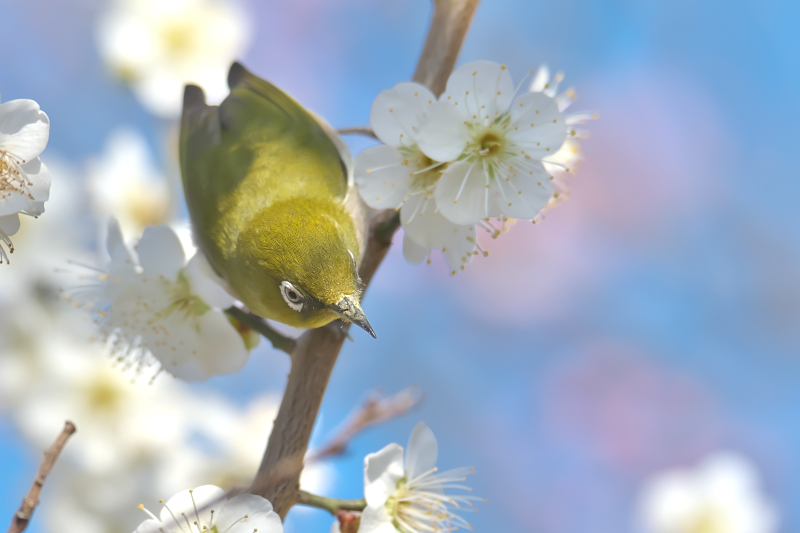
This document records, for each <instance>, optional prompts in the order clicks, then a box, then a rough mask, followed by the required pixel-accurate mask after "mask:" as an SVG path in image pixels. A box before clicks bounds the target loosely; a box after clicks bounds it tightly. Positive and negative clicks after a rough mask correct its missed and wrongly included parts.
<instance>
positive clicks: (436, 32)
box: [413, 0, 478, 96]
mask: <svg viewBox="0 0 800 533" xmlns="http://www.w3.org/2000/svg"><path fill="white" fill-rule="evenodd" d="M434 6H435V8H434V12H433V21H432V22H431V29H430V30H428V38H427V39H426V40H425V47H424V48H423V49H422V54H421V55H420V58H419V63H417V70H415V71H414V77H413V80H414V81H415V82H417V83H421V84H422V85H425V86H426V87H427V88H428V89H430V90H431V92H433V94H435V95H436V96H439V95H440V94H442V93H443V92H444V89H445V86H446V85H447V78H448V77H449V76H450V73H451V72H452V71H453V67H454V66H455V64H456V59H458V53H459V52H460V51H461V45H462V43H463V42H464V37H465V36H466V35H467V30H468V29H469V25H470V22H472V16H473V15H474V14H475V9H476V8H477V7H478V0H434Z"/></svg>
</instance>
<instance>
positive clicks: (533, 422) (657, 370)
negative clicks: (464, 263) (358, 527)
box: [0, 0, 800, 533]
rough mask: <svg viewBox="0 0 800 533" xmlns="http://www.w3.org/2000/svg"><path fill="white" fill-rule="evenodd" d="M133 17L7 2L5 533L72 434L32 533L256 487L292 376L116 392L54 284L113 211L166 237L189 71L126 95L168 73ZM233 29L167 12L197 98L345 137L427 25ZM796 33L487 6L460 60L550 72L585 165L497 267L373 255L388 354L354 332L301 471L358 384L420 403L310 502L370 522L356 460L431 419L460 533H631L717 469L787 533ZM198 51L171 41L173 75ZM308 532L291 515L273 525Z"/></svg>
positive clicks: (638, 15) (278, 368) (112, 375)
mask: <svg viewBox="0 0 800 533" xmlns="http://www.w3.org/2000/svg"><path fill="white" fill-rule="evenodd" d="M123 3H125V2H117V3H111V2H104V1H99V0H71V1H69V0H27V1H25V2H13V1H11V0H2V1H0V11H1V12H2V18H3V27H4V29H3V31H2V32H0V50H2V68H0V96H2V101H8V100H12V99H16V98H30V99H33V100H36V101H37V102H38V103H39V104H40V105H41V107H42V109H43V110H44V111H45V112H46V113H47V114H48V115H49V117H50V120H51V136H50V143H49V145H48V148H47V149H46V151H45V152H44V153H43V154H42V160H43V161H44V162H45V163H47V164H48V166H50V168H51V172H52V181H53V182H52V188H51V196H50V197H51V200H50V201H49V202H48V203H47V204H46V209H47V212H46V213H45V214H44V215H43V216H42V217H40V218H39V219H38V220H33V219H30V218H25V219H24V220H23V221H22V223H23V227H22V229H21V230H20V232H19V233H18V234H17V235H16V236H14V237H12V239H13V240H14V244H15V246H16V251H15V253H14V254H13V255H12V256H11V261H12V262H11V264H10V265H2V267H0V472H2V475H0V524H1V523H2V521H4V520H6V519H7V518H8V519H10V517H11V516H12V514H13V512H14V510H15V509H16V508H17V507H18V505H19V502H20V499H21V497H22V496H23V495H24V494H25V493H26V491H27V490H28V487H29V484H30V482H31V480H32V478H33V475H34V472H35V469H36V467H37V465H38V463H39V460H40V457H41V455H40V454H41V451H42V450H43V449H44V448H45V447H46V446H48V445H49V444H50V442H51V441H52V439H54V438H55V436H56V434H57V433H58V431H59V430H60V427H61V423H62V421H63V417H64V416H72V417H75V418H80V417H83V418H84V419H85V420H87V422H85V423H84V426H83V427H82V426H81V423H80V422H79V423H78V428H79V432H78V433H77V434H76V436H75V437H74V439H73V441H72V442H71V443H70V444H69V445H68V452H67V454H66V458H65V459H64V460H63V461H61V462H60V463H59V464H58V465H57V467H56V470H55V472H54V475H53V479H52V481H51V482H48V485H47V487H46V488H45V492H44V495H43V499H42V504H41V506H40V507H39V509H38V511H37V513H36V515H35V517H34V520H33V523H32V525H31V527H30V528H29V531H31V532H33V533H43V532H50V531H81V532H82V533H94V532H98V533H100V532H106V533H108V532H111V533H116V532H128V531H132V530H133V529H134V528H135V527H136V525H137V524H138V523H139V522H140V521H141V520H142V519H144V518H146V517H145V516H144V515H141V514H140V512H139V511H138V510H136V505H137V504H138V503H145V504H146V505H147V506H149V507H150V508H151V509H157V508H158V505H157V503H156V502H157V500H158V498H168V497H169V496H170V495H172V494H173V493H174V492H176V491H178V490H181V489H184V488H189V487H190V486H194V485H197V484H203V483H209V482H217V483H223V482H225V480H227V481H231V482H234V481H235V480H236V479H246V477H247V476H248V475H251V474H252V472H254V469H255V467H256V465H257V463H258V460H259V458H260V455H261V453H262V449H261V448H262V446H263V443H265V442H266V437H267V435H268V433H269V426H270V423H271V420H272V418H273V417H274V413H275V411H276V409H277V401H278V398H279V397H280V393H281V391H282V388H283V386H284V384H285V380H286V374H287V372H288V369H289V361H288V358H287V357H286V355H285V354H283V353H282V352H276V351H273V350H272V349H271V348H270V347H269V346H268V345H267V343H266V342H262V343H261V346H260V347H259V348H258V349H257V350H256V351H254V353H253V354H252V356H251V358H250V361H249V363H248V365H247V367H246V368H245V370H244V371H242V372H240V373H238V374H235V375H231V376H221V377H216V378H213V379H211V380H210V381H208V382H206V383H201V384H195V385H188V384H185V383H182V382H178V381H177V380H174V379H172V378H171V377H169V376H167V375H162V376H160V377H159V378H158V379H157V380H156V382H155V383H154V384H152V385H148V384H147V383H146V382H136V383H134V384H131V383H130V379H129V377H125V376H123V375H122V374H121V373H119V372H117V371H116V370H113V369H111V368H110V366H109V365H108V362H107V357H106V356H105V355H104V350H103V348H102V346H100V345H98V344H97V343H91V342H89V340H88V339H89V338H90V337H91V335H92V332H91V328H90V324H88V325H87V323H86V321H85V319H84V318H83V317H82V313H80V312H79V311H77V310H73V309H70V308H69V306H68V305H66V304H65V303H63V302H59V300H58V289H59V288H61V287H69V286H70V285H74V284H75V283H76V282H77V280H78V275H77V274H75V271H74V270H72V271H70V272H67V273H63V272H62V273H57V272H54V268H62V269H63V268H64V267H65V266H66V264H67V263H66V261H67V259H73V260H81V261H83V262H85V263H87V264H90V265H99V266H102V265H103V262H104V261H105V256H104V252H103V251H102V246H101V243H100V240H101V239H102V235H103V229H102V228H103V227H104V225H105V223H106V220H107V217H108V216H109V214H111V213H115V214H117V215H118V216H119V217H120V219H121V222H122V225H123V230H124V231H125V232H126V237H128V238H131V239H133V238H137V237H138V236H139V235H140V232H141V227H142V226H143V225H144V224H147V223H153V222H155V223H158V222H166V221H171V222H172V223H173V224H174V225H175V227H178V228H184V230H183V231H184V232H185V221H184V222H181V221H182V220H183V219H184V218H185V208H184V207H183V204H182V198H181V196H180V184H179V178H178V174H177V164H176V149H175V132H176V125H175V116H176V115H175V110H176V108H175V104H174V102H175V101H176V100H175V98H174V97H173V95H174V89H172V87H173V86H174V85H175V83H176V82H175V80H174V78H176V77H180V76H182V75H184V73H183V72H182V71H181V70H180V69H179V68H164V69H163V70H162V71H161V72H155V73H152V72H147V68H148V65H150V64H152V57H151V56H148V54H151V55H152V54H155V55H158V53H159V52H158V51H153V50H150V49H148V45H147V40H146V38H145V37H142V36H141V35H140V34H137V31H139V30H137V29H136V27H137V26H136V23H135V21H134V22H131V21H130V20H128V19H126V18H125V17H128V16H129V15H125V14H124V13H123V14H122V15H120V12H119V10H120V9H122V8H121V7H120V6H121V4H123ZM127 3H131V1H130V0H129V1H128V2H127ZM144 3H147V2H144ZM193 3H196V2H189V1H188V0H180V1H176V2H175V5H176V6H179V7H180V8H181V9H184V8H185V9H190V7H191V6H190V4H193ZM162 4H170V2H162ZM184 4H185V5H184ZM224 4H226V6H227V7H225V6H224V9H223V8H220V9H222V11H221V12H220V13H219V14H212V15H213V16H210V17H207V18H206V19H202V20H201V18H202V17H201V18H198V19H197V20H195V19H191V18H186V17H185V16H184V15H177V17H178V18H179V19H181V20H193V21H194V22H192V24H195V25H196V27H199V28H203V32H202V34H203V35H205V36H206V38H207V40H208V42H206V41H203V43H205V44H199V45H197V46H198V47H199V48H198V49H199V50H201V52H198V53H197V54H198V55H199V56H200V57H204V58H207V59H208V58H211V59H208V64H209V67H208V70H207V71H202V72H200V73H198V74H191V75H196V76H198V77H200V78H202V79H203V80H204V82H205V83H207V85H208V86H209V88H211V87H212V86H215V87H216V86H219V87H221V88H217V89H213V90H212V89H210V92H211V93H212V96H214V95H216V94H217V93H218V92H220V91H221V94H219V97H220V98H221V97H222V96H224V94H225V91H224V70H225V67H226V66H227V63H228V62H229V61H230V58H231V57H237V58H239V59H241V60H242V61H243V62H244V64H245V65H246V66H247V67H248V68H249V69H251V70H252V71H253V72H255V73H256V74H258V75H260V76H262V77H264V78H267V79H269V80H270V81H272V82H273V83H275V84H277V85H278V86H280V87H281V88H283V89H284V90H286V91H287V92H288V93H290V94H291V95H293V96H294V97H295V98H296V99H297V100H298V101H299V102H301V103H302V104H304V105H305V106H307V107H309V108H310V109H312V110H314V111H316V112H317V113H319V114H320V115H322V116H323V117H325V118H326V119H327V120H328V121H329V122H330V123H331V124H333V125H334V126H336V127H346V126H353V125H364V124H367V123H368V118H369V109H370V106H371V103H372V100H373V98H374V97H375V96H376V95H377V94H378V92H380V91H381V90H383V89H386V88H390V87H392V86H393V85H394V84H395V83H397V82H400V81H404V80H408V79H409V78H410V77H411V74H412V73H413V70H414V66H415V64H416V60H417V57H418V54H419V52H420V50H421V47H422V43H423V40H424V37H425V34H426V31H427V28H428V24H429V19H430V12H431V9H430V3H429V2H428V1H427V0H404V1H400V2H398V1H388V0H378V1H374V0H373V1H366V0H340V1H338V2H326V1H323V0H298V1H293V2H260V1H256V0H249V1H243V2H241V3H239V4H235V5H233V7H231V6H230V5H227V3H224ZM187 6H188V7H187ZM143 9H144V8H143ZM176 9H177V8H176ZM226 10H227V11H226ZM142 13H145V15H144V16H145V17H146V10H145V11H142ZM140 15H141V13H140ZM130 17H133V18H135V16H133V15H130ZM187 17H188V16H187ZM131 20H133V19H131ZM798 20H800V4H798V3H797V2H789V1H778V0H775V1H764V2H758V3H755V2H744V1H739V2H735V1H734V2H726V1H722V0H705V1H692V2H690V1H688V0H675V1H672V2H655V1H630V0H603V1H598V0H559V1H554V0H551V1H543V0H485V1H484V2H482V3H481V5H480V6H479V8H478V10H477V14H476V16H475V20H474V23H473V25H472V28H471V30H470V32H469V34H468V36H467V38H466V42H465V45H464V48H463V51H462V54H461V57H460V59H459V64H460V63H464V62H467V61H471V60H477V59H487V60H491V61H496V62H499V63H505V64H506V65H508V67H509V69H510V72H511V74H512V76H514V78H515V81H517V82H518V81H519V80H520V79H521V77H522V75H523V74H524V73H527V72H528V71H529V70H530V69H532V68H537V67H538V66H539V65H540V64H543V63H546V64H548V65H549V66H550V68H551V69H552V70H553V71H564V72H565V74H566V78H565V81H564V82H563V84H562V88H567V87H574V88H575V89H576V91H577V95H578V100H577V103H576V104H573V106H572V107H571V108H570V111H580V110H589V111H595V112H597V113H598V114H599V120H598V121H595V122H592V123H591V124H590V125H589V129H590V131H591V138H589V139H588V140H587V141H586V142H584V143H583V149H584V154H585V159H586V161H585V163H584V164H583V166H582V168H581V169H580V171H579V172H578V174H577V176H575V177H572V178H570V180H571V181H570V188H571V196H570V199H569V201H568V202H565V203H563V204H561V205H559V206H558V207H557V208H555V209H552V210H550V211H548V212H547V213H546V214H545V217H544V220H543V221H542V222H541V223H539V224H536V225H535V226H534V225H532V224H530V223H523V222H520V223H518V224H516V225H515V226H514V227H513V228H512V230H511V231H510V232H509V233H508V234H504V235H502V236H501V237H500V238H499V239H497V240H494V241H492V240H491V239H489V240H488V243H487V246H486V247H487V248H488V250H489V251H490V256H489V257H488V258H483V257H478V258H475V259H474V260H473V262H472V263H471V264H470V265H469V267H468V268H467V269H466V271H465V272H463V273H459V274H458V275H456V276H455V277H451V276H450V275H449V273H448V269H447V266H446V264H445V263H444V261H443V259H442V258H441V255H440V254H434V255H435V257H434V261H433V264H432V265H430V266H424V265H422V266H417V265H411V264H409V263H407V262H406V261H405V260H404V259H403V257H402V254H401V250H400V246H395V247H394V248H393V250H392V251H391V252H390V255H389V257H388V258H387V260H386V261H385V262H384V264H383V265H382V267H381V269H380V270H379V272H378V274H377V276H376V278H375V280H374V282H373V284H372V285H371V287H370V289H369V292H368V293H367V296H366V299H365V303H364V307H365V310H366V311H367V314H368V315H369V317H370V320H371V322H372V324H373V326H374V327H375V330H376V331H377V333H378V340H377V341H374V340H372V339H371V338H369V337H368V336H367V335H366V334H365V333H363V332H362V331H360V330H359V331H355V330H354V332H353V336H354V338H355V342H354V343H347V344H346V346H345V349H344V350H343V352H342V355H341V357H340V359H339V363H338V366H337V367H336V369H335V371H334V374H333V377H332V380H331V384H330V388H329V390H328V393H327V396H326V398H325V402H324V404H323V407H322V414H321V416H320V420H319V422H318V426H317V430H316V433H315V436H314V438H313V439H312V444H320V443H322V442H324V440H325V438H326V437H327V436H329V435H330V434H331V433H332V432H333V431H334V430H335V428H336V426H337V425H338V424H339V423H340V422H341V421H342V420H343V419H344V418H345V417H346V416H347V414H348V413H349V412H350V410H351V409H352V408H354V407H355V406H356V405H358V404H359V403H360V402H361V401H362V400H363V399H364V398H365V396H366V394H367V393H368V392H369V391H370V390H372V389H375V388H380V389H382V390H383V391H385V392H386V393H394V392H397V391H399V390H401V389H403V388H405V387H406V386H409V385H411V384H417V385H419V386H420V387H421V389H422V390H424V392H425V394H426V401H425V403H424V404H423V406H422V407H421V408H420V409H418V410H417V411H415V412H413V413H411V414H410V415H407V416H405V417H403V418H400V419H398V420H394V421H392V422H391V423H388V424H385V425H382V426H380V427H377V428H373V429H371V430H368V431H367V432H365V433H364V434H362V435H361V436H359V437H358V438H357V439H355V440H354V441H353V442H352V443H351V447H350V449H349V451H348V453H347V454H346V455H345V456H343V457H340V458H334V459H331V460H329V461H327V462H326V463H324V464H320V465H317V466H315V467H314V468H313V469H310V471H309V472H308V474H307V475H306V477H304V479H303V484H304V486H306V487H308V488H309V489H313V490H317V491H320V492H322V493H324V494H326V495H329V496H335V497H341V498H358V497H360V496H361V495H362V494H363V492H362V491H363V482H362V461H363V457H364V455H365V454H366V453H369V452H373V451H377V450H378V449H380V448H381V447H383V446H384V445H385V444H387V443H389V442H399V443H401V444H403V445H405V443H406V441H407V439H408V435H409V434H410V431H411V429H412V428H413V426H414V425H415V424H416V422H417V421H419V420H424V421H425V422H426V423H427V424H428V425H429V426H431V428H432V429H433V430H434V432H435V433H436V435H437V436H438V438H439V450H440V460H439V464H440V466H441V467H444V468H450V467H457V466H462V465H472V466H474V467H475V468H476V469H477V471H478V475H477V476H476V477H474V478H471V479H470V482H471V483H472V484H473V486H474V487H475V493H476V494H479V495H481V496H484V497H486V498H488V500H489V501H488V503H487V504H486V505H484V506H482V509H481V512H480V513H478V514H476V515H474V516H469V517H468V518H469V519H470V520H471V521H472V522H473V524H474V525H475V527H476V529H478V530H479V531H491V532H494V531H542V532H558V533H562V532H563V533H580V532H586V533H589V532H592V533H612V532H614V533H620V532H637V531H639V529H638V526H637V523H636V515H637V512H638V511H637V508H638V502H639V499H640V494H641V490H642V486H643V484H645V483H646V482H647V480H648V479H650V478H651V477H652V476H653V475H656V474H657V473H658V472H660V471H663V470H664V469H669V468H673V467H680V466H691V465H693V464H696V462H697V461H699V460H701V459H702V458H703V457H705V456H707V455H708V454H710V453H713V452H715V451H718V450H732V451H735V452H737V453H739V454H740V455H742V456H743V457H746V458H747V459H748V460H749V461H750V462H751V463H752V465H753V466H754V468H755V469H756V470H757V472H758V475H759V477H760V480H761V481H760V483H761V487H762V491H763V493H764V494H765V497H766V498H767V499H769V500H770V501H771V502H772V504H773V505H774V506H775V507H776V509H777V511H778V513H779V515H780V520H781V524H780V527H779V528H778V531H781V532H789V531H798V530H800V506H798V505H797V504H796V502H797V501H799V500H800V453H799V452H800V418H799V417H798V413H800V357H798V355H799V354H800V239H799V238H798V231H799V230H800V217H798V214H797V202H798V200H800V180H798V179H797V165H796V163H795V162H794V161H793V160H792V155H791V154H793V153H795V149H796V143H797V140H798V137H797V133H796V126H795V125H796V123H797V121H798V118H800V103H799V102H798V99H797V96H796V94H795V93H796V88H797V87H798V85H799V84H800V69H798V67H797V65H798V63H797V56H798V53H800V32H798V31H797V21H798ZM132 28H133V29H132ZM182 31H183V33H181V32H182ZM126 32H127V33H126ZM187 32H188V33H187ZM190 33H191V32H190V31H189V30H185V31H184V30H179V31H178V30H176V33H175V34H174V35H171V37H170V38H171V39H173V43H174V44H175V46H176V47H178V48H180V47H182V46H184V45H185V43H186V40H187V39H190V38H193V37H191V35H190ZM202 46H205V47H206V49H203V48H202ZM217 56H219V57H217ZM184 59H185V62H191V61H196V58H191V57H188V56H186V58H184ZM218 65H219V66H218ZM193 72H196V71H193ZM187 75H188V74H187ZM206 80H207V81H206ZM195 81H197V80H195ZM177 83H178V85H180V83H181V82H180V80H179V81H178V82H177ZM215 84H216V85H215ZM215 91H216V92H215ZM178 94H179V93H178ZM348 142H351V148H352V149H353V152H354V153H357V152H358V151H359V150H361V149H363V148H364V147H366V146H369V145H370V144H371V143H370V141H369V140H366V139H360V138H348ZM401 238H402V236H401V235H400V234H398V235H397V236H396V238H395V241H396V242H397V243H400V242H401ZM68 270H69V269H68ZM111 389H113V390H111ZM62 413H63V414H62ZM165 428H170V430H169V431H166V430H165ZM179 452H180V453H179ZM121 457H124V460H123V459H121ZM330 524H331V518H330V517H329V516H328V515H327V513H325V512H324V511H321V510H316V509H302V508H299V507H295V508H294V509H293V510H292V511H291V513H290V515H289V518H288V520H287V523H286V528H287V531H289V532H301V531H302V532H311V531H320V532H322V531H328V528H329V527H330Z"/></svg>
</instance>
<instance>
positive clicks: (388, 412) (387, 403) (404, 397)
mask: <svg viewBox="0 0 800 533" xmlns="http://www.w3.org/2000/svg"><path fill="white" fill-rule="evenodd" d="M422 399H423V395H422V394H421V393H420V391H419V389H418V388H417V387H409V388H407V389H404V390H402V391H400V392H398V393H397V394H395V395H394V396H390V397H388V398H382V397H381V396H380V395H379V394H378V393H376V392H373V393H372V394H370V396H369V397H368V398H367V399H366V400H365V401H364V403H363V404H362V405H361V406H359V407H358V408H357V409H355V410H354V411H353V412H352V413H350V416H348V417H347V419H346V420H345V422H344V424H343V425H342V427H341V428H340V429H339V431H337V432H336V434H335V435H334V436H333V438H331V439H330V440H329V441H328V442H327V443H325V444H324V445H323V446H322V447H321V448H320V449H319V450H317V451H315V452H312V453H311V454H309V456H308V457H306V464H309V463H313V462H316V461H321V460H323V459H327V458H328V457H331V456H333V455H339V454H342V453H344V452H345V451H346V450H347V445H348V443H349V442H350V441H351V440H352V439H353V437H355V436H356V435H357V434H358V433H360V432H361V431H363V430H365V429H366V428H368V427H369V426H373V425H375V424H380V423H383V422H386V421H387V420H391V419H392V418H397V417H399V416H403V415H404V414H406V413H408V412H409V411H411V410H412V409H414V408H415V407H418V406H419V404H420V403H421V402H422Z"/></svg>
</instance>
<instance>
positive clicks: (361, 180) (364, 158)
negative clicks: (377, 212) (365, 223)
mask: <svg viewBox="0 0 800 533" xmlns="http://www.w3.org/2000/svg"><path fill="white" fill-rule="evenodd" d="M403 161H404V159H403V154H402V153H400V151H399V150H398V149H397V148H393V147H391V146H387V145H380V146H373V147H371V148H367V149H366V150H364V151H362V152H361V153H360V154H358V156H356V163H355V180H356V184H357V185H358V192H359V193H361V198H363V199H364V202H365V203H366V204H367V205H368V206H370V207H372V208H374V209H394V208H396V207H399V206H400V204H401V203H402V201H403V198H405V197H406V195H407V194H408V190H409V186H410V182H411V176H410V175H409V174H410V173H411V172H412V171H413V169H411V168H410V167H409V166H408V165H403Z"/></svg>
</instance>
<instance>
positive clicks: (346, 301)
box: [331, 295, 378, 339]
mask: <svg viewBox="0 0 800 533" xmlns="http://www.w3.org/2000/svg"><path fill="white" fill-rule="evenodd" d="M331 307H332V308H333V310H334V311H336V312H337V313H339V315H341V317H342V318H343V319H345V320H348V321H350V322H352V323H353V324H355V325H356V326H358V327H360V328H362V329H363V330H364V331H366V332H367V333H369V334H370V335H372V338H373V339H377V338H378V336H377V335H375V330H374V329H372V326H371V325H370V323H369V320H367V317H366V316H365V315H364V311H362V310H361V304H360V303H359V301H358V297H357V296H355V295H347V296H343V297H342V299H341V300H339V301H338V302H336V303H335V304H333V305H332V306H331Z"/></svg>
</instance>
